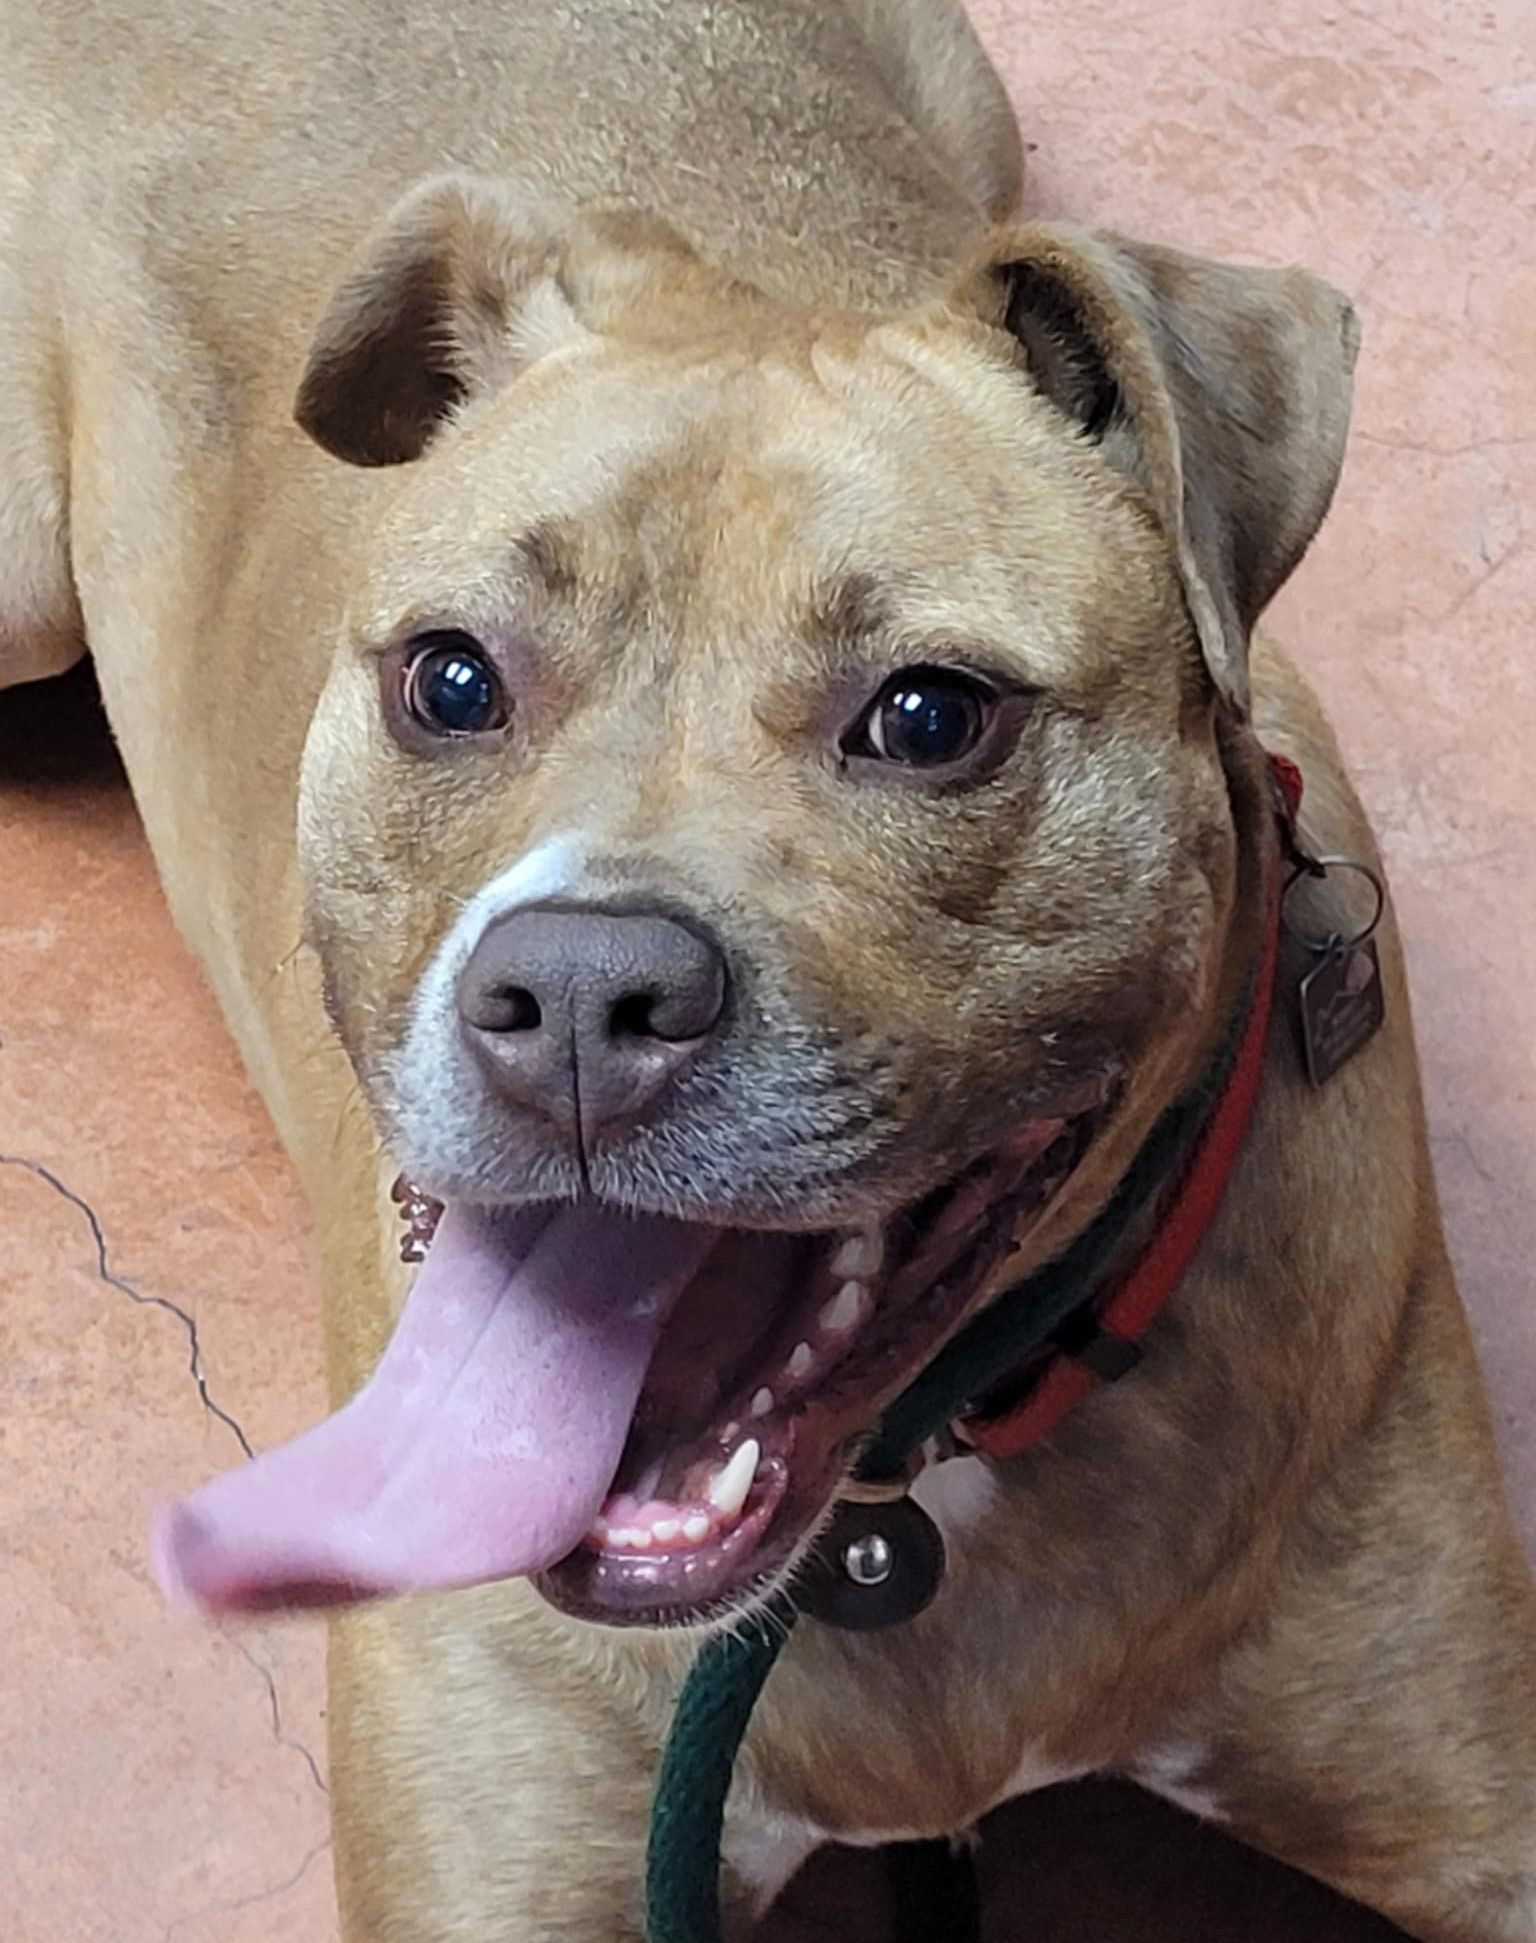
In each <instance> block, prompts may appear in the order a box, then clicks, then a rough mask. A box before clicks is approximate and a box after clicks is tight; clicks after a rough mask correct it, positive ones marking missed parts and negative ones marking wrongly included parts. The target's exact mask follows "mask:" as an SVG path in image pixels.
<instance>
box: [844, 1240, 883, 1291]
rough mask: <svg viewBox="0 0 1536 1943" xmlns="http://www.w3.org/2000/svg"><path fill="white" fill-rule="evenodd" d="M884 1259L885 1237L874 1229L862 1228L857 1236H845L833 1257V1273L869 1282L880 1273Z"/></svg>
mask: <svg viewBox="0 0 1536 1943" xmlns="http://www.w3.org/2000/svg"><path fill="white" fill-rule="evenodd" d="M884 1259H885V1238H884V1236H883V1235H881V1234H879V1233H878V1232H877V1231H876V1230H875V1229H873V1228H861V1229H860V1230H859V1232H858V1233H857V1234H854V1235H845V1236H844V1237H843V1239H842V1241H841V1242H839V1244H838V1248H837V1253H836V1254H835V1255H834V1256H833V1257H832V1273H833V1274H834V1275H846V1276H848V1277H850V1278H851V1279H852V1280H854V1281H864V1282H867V1281H868V1280H869V1278H870V1277H871V1276H872V1275H874V1274H876V1273H877V1272H878V1271H879V1268H880V1264H881V1262H883V1261H884Z"/></svg>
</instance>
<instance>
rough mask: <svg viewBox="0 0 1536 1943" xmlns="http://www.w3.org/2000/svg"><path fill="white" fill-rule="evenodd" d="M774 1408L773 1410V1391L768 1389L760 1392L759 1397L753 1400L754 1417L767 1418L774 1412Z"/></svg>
mask: <svg viewBox="0 0 1536 1943" xmlns="http://www.w3.org/2000/svg"><path fill="white" fill-rule="evenodd" d="M772 1408H773V1392H772V1390H769V1389H766V1388H764V1389H761V1390H759V1391H758V1393H757V1395H756V1396H755V1397H753V1399H752V1414H753V1416H754V1417H766V1416H767V1415H768V1413H769V1412H770V1411H771V1410H772Z"/></svg>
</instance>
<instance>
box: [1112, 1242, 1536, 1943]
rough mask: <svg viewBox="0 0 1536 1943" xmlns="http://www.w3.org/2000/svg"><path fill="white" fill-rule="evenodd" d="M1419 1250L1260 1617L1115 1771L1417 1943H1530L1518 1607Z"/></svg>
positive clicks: (1448, 1298) (1460, 1384) (1534, 1799)
mask: <svg viewBox="0 0 1536 1943" xmlns="http://www.w3.org/2000/svg"><path fill="white" fill-rule="evenodd" d="M1430 1252H1431V1265H1430V1267H1429V1271H1428V1274H1427V1277H1426V1280H1425V1282H1424V1284H1423V1285H1422V1286H1421V1287H1419V1288H1417V1289H1415V1290H1414V1291H1413V1292H1412V1293H1411V1294H1410V1296H1409V1298H1408V1303H1407V1307H1406V1310H1405V1314H1404V1318H1403V1326H1402V1336H1401V1339H1400V1345H1399V1347H1400V1352H1401V1353H1400V1360H1399V1363H1398V1367H1397V1370H1396V1372H1395V1380H1394V1381H1393V1382H1392V1383H1391V1384H1389V1385H1388V1386H1386V1388H1385V1389H1384V1391H1383V1400H1382V1403H1381V1406H1380V1408H1379V1410H1378V1412H1377V1415H1376V1417H1375V1418H1374V1419H1373V1420H1372V1421H1371V1422H1370V1423H1368V1424H1367V1425H1366V1426H1365V1428H1364V1430H1363V1432H1362V1433H1361V1435H1360V1437H1359V1438H1358V1439H1357V1440H1356V1441H1355V1442H1354V1443H1353V1444H1351V1445H1349V1446H1347V1447H1346V1448H1345V1449H1344V1450H1342V1451H1341V1452H1340V1454H1339V1458H1338V1462H1337V1465H1336V1467H1335V1470H1334V1473H1333V1475H1332V1477H1331V1478H1330V1480H1329V1481H1328V1482H1327V1483H1326V1484H1325V1485H1324V1486H1323V1487H1322V1488H1321V1489H1320V1490H1319V1492H1318V1493H1317V1495H1316V1497H1315V1499H1314V1500H1313V1501H1312V1503H1311V1505H1310V1507H1309V1512H1308V1516H1307V1519H1306V1522H1305V1526H1304V1528H1303V1529H1302V1530H1301V1531H1300V1532H1299V1533H1298V1534H1297V1536H1296V1539H1295V1541H1294V1544H1293V1547H1292V1550H1291V1552H1290V1555H1289V1556H1288V1557H1287V1558H1286V1559H1284V1560H1283V1561H1282V1565H1281V1570H1280V1574H1279V1576H1278V1578H1277V1582H1276V1588H1275V1598H1274V1603H1273V1605H1272V1607H1271V1608H1270V1609H1269V1610H1268V1611H1267V1613H1266V1615H1265V1617H1264V1618H1263V1619H1262V1620H1261V1621H1259V1622H1256V1624H1255V1627H1254V1629H1253V1631H1252V1633H1251V1634H1250V1635H1249V1636H1248V1637H1247V1638H1245V1639H1244V1640H1243V1641H1242V1643H1240V1645H1239V1646H1238V1648H1237V1649H1236V1651H1235V1652H1234V1653H1233V1654H1232V1655H1231V1657H1230V1659H1229V1660H1228V1662H1227V1663H1226V1664H1225V1666H1224V1667H1223V1668H1222V1669H1221V1672H1220V1674H1219V1676H1218V1680H1217V1684H1216V1688H1215V1691H1214V1692H1213V1693H1211V1694H1208V1695H1206V1696H1204V1697H1203V1698H1202V1700H1201V1702H1200V1703H1199V1704H1198V1705H1197V1707H1196V1708H1195V1709H1194V1710H1193V1711H1192V1713H1191V1714H1190V1715H1189V1716H1188V1717H1186V1718H1184V1719H1182V1720H1181V1721H1180V1722H1179V1723H1178V1724H1177V1726H1175V1727H1174V1728H1172V1729H1171V1730H1170V1732H1169V1734H1168V1735H1167V1737H1166V1739H1165V1740H1164V1741H1163V1742H1162V1743H1161V1744H1160V1745H1159V1746H1157V1747H1154V1748H1149V1749H1146V1750H1144V1751H1143V1754H1142V1756H1141V1759H1140V1761H1139V1762H1138V1763H1137V1765H1136V1767H1135V1769H1134V1772H1136V1773H1137V1775H1138V1778H1140V1779H1141V1780H1143V1781H1144V1782H1146V1783H1147V1785H1149V1786H1151V1787H1153V1788H1154V1789H1156V1790H1157V1791H1158V1792H1160V1793H1163V1794H1165V1795H1167V1796H1169V1797H1170V1798H1171V1799H1173V1800H1176V1801H1180V1802H1182V1803H1184V1804H1185V1805H1186V1806H1189V1807H1192V1808H1194V1809H1196V1810H1197V1811H1198V1812H1203V1813H1206V1814H1209V1815H1211V1816H1213V1817H1215V1818H1217V1819H1219V1820H1220V1821H1221V1822H1222V1823H1223V1824H1224V1825H1226V1826H1227V1827H1229V1828H1230V1829H1231V1830H1232V1832H1233V1833H1234V1834H1237V1835H1239V1836H1242V1837H1243V1838H1245V1839H1247V1840H1248V1841H1250V1842H1252V1843H1253V1844H1254V1845H1255V1846H1256V1847H1259V1848H1263V1849H1265V1850H1267V1851H1269V1852H1270V1853H1271V1854H1274V1855H1277V1856H1279V1857H1280V1858H1281V1859H1282V1860H1284V1861H1287V1862H1291V1863H1293V1864H1294V1865H1295V1866H1297V1867H1298V1868H1301V1869H1304V1870H1306V1871H1307V1872H1308V1873H1309V1874H1312V1875H1315V1876H1318V1877H1320V1878H1321V1879H1322V1880H1324V1881H1326V1882H1329V1883H1331V1884H1332V1885H1333V1886H1334V1887H1335V1888H1337V1889H1339V1890H1341V1891H1342V1892H1343V1893H1344V1894H1346V1895H1349V1896H1353V1897H1354V1898H1356V1899H1357V1900H1358V1901H1360V1902H1363V1903H1365V1904H1367V1905H1368V1906H1370V1907H1371V1908H1373V1909H1376V1910H1378V1911H1380V1912H1381V1914H1382V1915H1384V1916H1387V1917H1389V1918H1390V1919H1391V1920H1392V1921H1393V1922H1395V1923H1397V1924H1398V1925H1399V1926H1400V1927H1401V1928H1403V1929H1404V1930H1406V1931H1407V1932H1408V1934H1409V1935H1410V1936H1414V1937H1417V1938H1420V1939H1422V1943H1536V1598H1533V1594H1532V1587H1531V1578H1530V1573H1529V1569H1528V1567H1527V1565H1526V1562H1525V1560H1524V1558H1523V1557H1522V1555H1521V1553H1520V1549H1519V1546H1518V1542H1517V1540H1516V1538H1515V1535H1514V1533H1513V1531H1512V1529H1511V1528H1510V1526H1509V1522H1508V1519H1507V1515H1506V1513H1505V1511H1504V1508H1503V1503H1502V1499H1501V1495H1500V1491H1499V1487H1498V1479H1497V1472H1496V1464H1495V1459H1494V1454H1493V1447H1492V1439H1491V1434H1490V1433H1489V1430H1488V1427H1487V1423H1486V1418H1485V1415H1484V1411H1483V1406H1482V1404H1481V1402H1480V1400H1479V1397H1478V1395H1477V1390H1476V1378H1475V1371H1474V1365H1473V1359H1472V1354H1471V1346H1470V1343H1469V1342H1468V1341H1467V1340H1466V1328H1465V1323H1464V1321H1463V1318H1462V1315H1461V1312H1460V1309H1459V1306H1458V1304H1457V1302H1456V1299H1455V1295H1454V1291H1453V1289H1452V1287H1451V1281H1450V1273H1449V1270H1448V1268H1445V1267H1444V1266H1443V1265H1442V1264H1441V1262H1440V1261H1439V1259H1438V1248H1437V1247H1434V1248H1432V1249H1431V1251H1430ZM1428 1453H1433V1460H1434V1461H1433V1464H1431V1463H1429V1462H1428V1461H1427V1454H1428ZM1431 1480H1435V1481H1436V1482H1431Z"/></svg>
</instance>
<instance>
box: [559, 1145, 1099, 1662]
mask: <svg viewBox="0 0 1536 1943" xmlns="http://www.w3.org/2000/svg"><path fill="white" fill-rule="evenodd" d="M1089 1133H1090V1123H1089V1120H1088V1117H1087V1116H1083V1117H1081V1118H1079V1119H1077V1120H1072V1121H1062V1120H1052V1121H1042V1122H1038V1123H1035V1124H1034V1125H1032V1126H1030V1127H1029V1128H1028V1129H1027V1130H1025V1131H1024V1132H1022V1133H1021V1134H1020V1135H1018V1136H1017V1137H1016V1139H1015V1140H1013V1141H1012V1142H1010V1144H1009V1147H1008V1148H1007V1150H1006V1151H1004V1152H1003V1153H1000V1154H995V1155H991V1156H989V1157H988V1158H987V1159H986V1160H984V1161H981V1162H978V1163H976V1164H975V1165H974V1166H972V1167H970V1168H968V1169H967V1170H965V1172H964V1173H962V1174H960V1175H959V1176H957V1177H956V1178H954V1179H952V1180H950V1181H948V1182H946V1183H945V1184H944V1185H943V1186H942V1187H940V1188H938V1189H936V1190H935V1191H933V1192H932V1193H930V1194H928V1195H926V1196H924V1197H923V1198H922V1199H921V1200H920V1201H918V1202H916V1203H914V1204H913V1205H912V1206H910V1207H908V1208H905V1209H903V1210H902V1212H901V1213H900V1214H898V1215H897V1216H896V1217H894V1218H893V1219H891V1220H889V1221H887V1222H886V1223H884V1224H883V1225H882V1226H880V1227H878V1228H874V1227H869V1228H860V1229H854V1230H845V1231H841V1232H837V1233H832V1234H819V1235H784V1234H774V1235H767V1234H761V1233H752V1232H749V1231H742V1230H728V1231H726V1232H725V1233H724V1234H723V1235H722V1237H721V1240H720V1241H719V1243H718V1244H717V1245H716V1247H715V1249H714V1251H713V1252H712V1253H711V1255H710V1256H709V1258H708V1260H707V1262H706V1263H705V1265H704V1267H703V1268H702V1270H701V1271H700V1273H699V1274H698V1275H697V1276H696V1277H695V1278H694V1280H693V1281H692V1282H691V1283H690V1284H689V1286H688V1287H687V1288H686V1289H685V1290H684V1291H683V1294H682V1295H681V1296H680V1297H679V1299H678V1303H677V1306H676V1308H675V1309H674V1310H673V1312H672V1314H671V1316H670V1318H669V1321H668V1324H667V1327H666V1329H665V1330H664V1331H663V1333H662V1336H661V1338H660V1340H659V1342H658V1344H657V1348H656V1353H655V1355H654V1356H653V1358H652V1360H651V1364H650V1366H649V1368H648V1370H647V1373H646V1379H645V1384H644V1387H643V1388H642V1390H641V1393H640V1398H639V1402H638V1404H637V1407H636V1410H635V1415H634V1418H633V1421H632V1423H631V1426H630V1431H629V1435H628V1437H627V1439H626V1441H625V1445H624V1452H623V1456H622V1458H621V1459H620V1462H619V1467H618V1471H617V1472H616V1474H615V1476H614V1479H613V1485H612V1488H611V1489H610V1491H609V1492H608V1494H607V1495H606V1497H605V1498H604V1500H603V1504H602V1507H601V1509H600V1511H599V1513H598V1515H597V1516H596V1518H594V1520H593V1521H592V1524H591V1526H590V1528H589V1529H588V1531H587V1533H586V1535H585V1536H584V1537H583V1539H582V1541H581V1543H580V1545H579V1546H578V1547H577V1548H576V1549H575V1550H574V1551H572V1552H571V1553H569V1554H568V1555H567V1556H566V1557H565V1558H563V1559H561V1560H560V1561H559V1562H558V1563H557V1564H556V1565H554V1566H553V1567H551V1568H549V1570H547V1571H546V1572H545V1573H543V1574H542V1575H541V1578H540V1583H541V1586H542V1588H543V1590H544V1591H545V1593H546V1594H547V1596H548V1597H549V1598H550V1599H551V1600H552V1601H553V1602H554V1603H555V1604H557V1605H559V1606H561V1607H562V1608H564V1609H565V1610H567V1611H571V1612H574V1613H577V1614H579V1615H581V1616H582V1617H586V1618H592V1619H602V1620H606V1621H608V1622H609V1623H624V1622H626V1621H628V1622H631V1623H641V1624H647V1625H656V1624H663V1623H680V1622H681V1623H689V1622H695V1621H698V1620H702V1619H707V1618H710V1617H712V1616H719V1615H720V1614H722V1613H724V1612H726V1611H729V1610H733V1609H735V1608H737V1607H738V1606H739V1605H740V1604H741V1603H742V1602H743V1601H744V1599H746V1598H748V1597H750V1596H751V1595H752V1594H753V1593H754V1592H757V1591H761V1590H764V1589H766V1588H767V1586H769V1585H770V1584H771V1583H772V1582H773V1581H774V1580H775V1579H776V1578H777V1577H778V1576H779V1574H780V1573H781V1572H782V1571H783V1569H784V1568H785V1566H786V1565H787V1564H788V1563H789V1562H790V1561H791V1560H792V1558H793V1557H794V1555H795V1554H796V1552H797V1551H798V1550H799V1548H800V1547H801V1546H802V1545H803V1543H804V1542H805V1540H806V1539H807V1537H808V1536H809V1535H810V1534H811V1533H812V1532H814V1530H815V1529H816V1527H817V1525H818V1523H819V1521H820V1519H821V1517H822V1516H823V1514H824V1512H825V1511H826V1509H827V1507H828V1505H829V1503H830V1501H831V1499H832V1497H833V1495H834V1493H835V1491H836V1487H837V1484H838V1482H839V1480H840V1479H841V1477H842V1476H843V1474H844V1473H845V1471H846V1470H847V1468H848V1465H849V1463H850V1462H851V1461H852V1458H853V1456H854V1454H855V1453H856V1450H857V1447H858V1444H859V1443H860V1441H861V1440H862V1439H863V1438H864V1437H865V1436H866V1435H867V1433H868V1432H869V1431H871V1430H872V1429H873V1428H874V1425H875V1421H876V1419H877V1417H878V1415H879V1413H880V1410H881V1408H882V1407H883V1405H884V1404H885V1403H886V1402H888V1401H889V1400H890V1398H891V1397H893V1396H894V1395H896V1394H897V1393H898V1392H899V1391H901V1390H902V1389H904V1388H905V1387H906V1385H907V1384H908V1383H909V1382H910V1381H911V1380H912V1378H913V1377H914V1376H916V1375H917V1373H918V1372H919V1370H921V1369H922V1367H923V1366H924V1365H925V1364H926V1363H927V1362H928V1360H929V1359H930V1358H931V1356H932V1355H933V1354H934V1352H935V1350H936V1349H937V1347H938V1346H939V1344H940V1343H941V1342H942V1341H943V1340H945V1339H946V1338H947V1337H948V1336H949V1335H950V1334H951V1333H952V1331H953V1329H954V1327H955V1326H956V1324H957V1323H958V1322H959V1321H960V1320H961V1318H962V1317H963V1316H964V1315H966V1314H967V1313H968V1311H969V1310H970V1308H971V1306H972V1303H973V1300H974V1298H975V1296H976V1294H977V1292H978V1290H979V1289H980V1288H981V1287H982V1285H983V1284H984V1283H985V1282H986V1281H987V1280H988V1278H989V1277H990V1276H991V1274H992V1272H993V1270H994V1269H995V1268H996V1266H997V1264H998V1262H999V1261H1000V1260H1001V1259H1003V1258H1005V1257H1006V1256H1007V1254H1008V1253H1009V1252H1010V1251H1011V1250H1012V1248H1013V1246H1014V1238H1015V1236H1016V1235H1017V1234H1018V1233H1019V1231H1020V1230H1021V1228H1023V1227H1025V1226H1027V1224H1028V1221H1029V1218H1030V1217H1031V1216H1032V1215H1035V1214H1038V1213H1039V1212H1040V1211H1041V1210H1043V1209H1044V1207H1045V1206H1046V1205H1047V1203H1048V1202H1049V1201H1050V1200H1051V1199H1052V1198H1053V1197H1054V1195H1055V1194H1056V1192H1057V1191H1058V1189H1059V1188H1060V1187H1061V1186H1062V1184H1063V1183H1064V1181H1065V1180H1066V1178H1067V1176H1068V1175H1069V1174H1070V1173H1071V1172H1072V1170H1073V1168H1074V1167H1075V1165H1076V1163H1077V1160H1078V1159H1079V1158H1080V1156H1081V1154H1082V1152H1083V1151H1084V1149H1085V1147H1086V1145H1087V1143H1088V1137H1089Z"/></svg>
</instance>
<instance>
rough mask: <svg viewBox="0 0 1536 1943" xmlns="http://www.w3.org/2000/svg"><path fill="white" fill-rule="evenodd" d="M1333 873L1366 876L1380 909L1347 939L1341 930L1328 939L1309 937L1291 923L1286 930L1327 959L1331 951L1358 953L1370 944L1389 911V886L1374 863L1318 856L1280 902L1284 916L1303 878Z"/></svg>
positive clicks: (1297, 874) (1292, 881) (1291, 883)
mask: <svg viewBox="0 0 1536 1943" xmlns="http://www.w3.org/2000/svg"><path fill="white" fill-rule="evenodd" d="M1330 870H1351V871H1353V872H1354V873H1355V875H1356V876H1357V877H1363V878H1364V879H1365V880H1366V882H1367V883H1368V884H1369V885H1370V887H1371V889H1372V890H1373V891H1374V892H1375V893H1376V908H1375V910H1374V911H1372V913H1371V916H1370V920H1369V922H1368V923H1367V924H1365V925H1364V926H1362V928H1361V929H1360V930H1359V931H1357V932H1355V934H1354V935H1353V936H1352V937H1344V936H1343V935H1342V934H1341V933H1339V932H1337V931H1334V932H1331V933H1330V934H1329V935H1328V936H1327V937H1326V938H1314V937H1308V935H1307V934H1306V933H1305V932H1304V931H1298V930H1296V928H1295V927H1294V926H1293V925H1292V924H1290V923H1287V924H1286V927H1285V928H1286V930H1287V931H1289V932H1290V934H1291V936H1292V937H1293V938H1296V939H1298V940H1299V941H1300V942H1301V943H1302V944H1304V945H1305V946H1306V948H1307V949H1308V951H1315V952H1316V953H1317V954H1318V956H1319V957H1325V956H1327V955H1328V954H1329V953H1331V952H1347V951H1358V950H1359V949H1360V947H1361V945H1363V944H1368V943H1369V942H1370V940H1371V939H1372V938H1374V937H1375V935H1376V933H1377V932H1378V931H1379V930H1380V929H1381V920H1382V919H1383V918H1384V917H1385V916H1386V911H1387V887H1386V885H1385V884H1384V883H1383V881H1382V877H1381V872H1380V871H1379V870H1377V869H1376V867H1375V866H1374V865H1373V864H1363V863H1361V861H1360V859H1359V858H1358V857H1314V858H1310V859H1309V860H1308V862H1307V863H1306V864H1304V865H1303V866H1301V867H1300V868H1299V869H1297V870H1296V871H1294V872H1293V873H1292V875H1291V878H1290V881H1289V882H1288V883H1287V885H1286V887H1285V890H1284V892H1283V894H1282V896H1281V900H1280V904H1281V912H1282V915H1283V913H1284V909H1285V900H1286V899H1287V898H1288V897H1289V896H1290V894H1291V892H1292V891H1293V890H1294V889H1295V888H1296V886H1297V884H1298V883H1299V882H1300V880H1301V879H1302V878H1303V877H1326V876H1327V875H1328V873H1329V871H1330Z"/></svg>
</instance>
